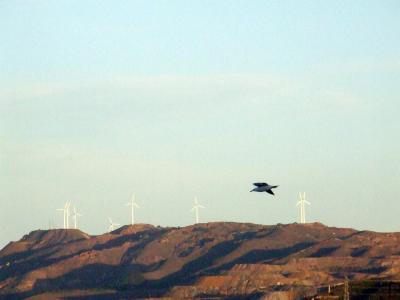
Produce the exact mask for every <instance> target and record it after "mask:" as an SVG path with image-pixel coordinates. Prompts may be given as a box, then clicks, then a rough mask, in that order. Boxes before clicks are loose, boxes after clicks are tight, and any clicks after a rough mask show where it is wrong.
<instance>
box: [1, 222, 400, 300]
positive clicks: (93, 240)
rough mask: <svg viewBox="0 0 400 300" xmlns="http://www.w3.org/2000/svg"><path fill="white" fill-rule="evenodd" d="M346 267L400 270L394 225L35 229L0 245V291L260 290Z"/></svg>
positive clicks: (306, 282) (332, 274)
mask: <svg viewBox="0 0 400 300" xmlns="http://www.w3.org/2000/svg"><path fill="white" fill-rule="evenodd" d="M345 276H347V277H348V278H350V279H354V280H363V279H373V278H381V279H388V280H396V279H400V278H399V277H400V233H376V232H370V231H357V230H353V229H343V228H335V227H327V226H324V225H322V224H320V223H312V224H287V225H282V224H278V225H274V226H265V225H256V224H248V223H227V222H218V223H205V224H196V225H193V226H188V227H182V228H162V227H154V226H152V225H145V224H139V225H134V226H124V227H121V228H119V229H117V230H115V231H113V232H111V233H106V234H103V235H99V236H89V235H87V234H85V233H83V232H81V231H79V230H73V229H69V230H62V229H56V230H38V231H33V232H31V233H30V234H28V235H26V236H24V237H23V238H22V239H21V240H20V241H18V242H11V243H9V244H8V245H7V246H6V247H5V248H4V249H2V250H1V251H0V298H4V299H8V298H10V297H12V298H15V299H18V298H26V297H29V296H33V295H45V294H44V293H45V292H46V293H54V294H55V293H56V291H57V293H60V291H61V293H62V294H63V297H64V298H65V299H84V298H85V299H86V298H93V299H113V297H114V299H119V298H125V299H135V298H146V297H149V296H152V297H171V298H172V299H177V298H201V297H213V299H216V298H221V299H223V298H229V297H231V298H232V297H233V298H232V299H239V297H243V298H246V297H247V298H250V297H253V298H254V299H258V298H262V297H265V295H267V294H268V293H270V292H271V291H276V290H281V291H285V290H293V288H295V289H298V290H306V289H311V288H312V289H314V290H315V289H316V288H318V287H320V286H325V285H328V284H331V285H335V284H339V283H341V282H343V280H344V279H343V278H344V277H345ZM92 294H94V295H92ZM102 297H103V298H102ZM255 297H258V298H255ZM42 298H43V297H42Z"/></svg>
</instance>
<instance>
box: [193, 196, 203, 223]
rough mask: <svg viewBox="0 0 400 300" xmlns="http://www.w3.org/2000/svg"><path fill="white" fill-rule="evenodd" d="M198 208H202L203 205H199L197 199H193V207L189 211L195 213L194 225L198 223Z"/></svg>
mask: <svg viewBox="0 0 400 300" xmlns="http://www.w3.org/2000/svg"><path fill="white" fill-rule="evenodd" d="M199 208H204V206H203V205H201V204H199V202H198V201H197V197H195V198H194V205H193V207H192V209H191V210H190V211H195V214H196V224H197V223H199Z"/></svg>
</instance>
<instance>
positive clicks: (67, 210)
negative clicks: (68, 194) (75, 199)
mask: <svg viewBox="0 0 400 300" xmlns="http://www.w3.org/2000/svg"><path fill="white" fill-rule="evenodd" d="M66 206H67V207H66V210H65V218H66V220H67V222H66V223H67V229H68V228H69V207H70V206H71V201H68V202H67V203H66Z"/></svg>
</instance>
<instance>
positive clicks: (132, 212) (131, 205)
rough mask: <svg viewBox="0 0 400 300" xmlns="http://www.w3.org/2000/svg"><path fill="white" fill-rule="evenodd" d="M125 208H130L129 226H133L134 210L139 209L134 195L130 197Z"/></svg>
mask: <svg viewBox="0 0 400 300" xmlns="http://www.w3.org/2000/svg"><path fill="white" fill-rule="evenodd" d="M126 206H130V207H131V225H134V224H135V208H140V206H139V204H137V203H136V200H135V194H133V195H132V198H131V202H129V203H127V204H126Z"/></svg>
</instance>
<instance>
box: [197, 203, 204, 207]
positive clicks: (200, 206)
mask: <svg viewBox="0 0 400 300" xmlns="http://www.w3.org/2000/svg"><path fill="white" fill-rule="evenodd" d="M197 207H200V208H205V207H204V206H203V205H201V204H199V205H197Z"/></svg>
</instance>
